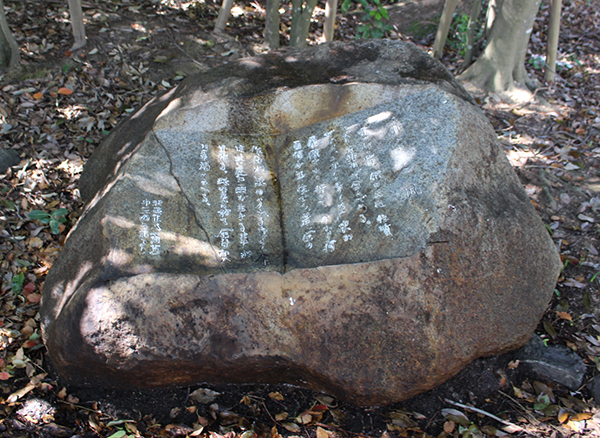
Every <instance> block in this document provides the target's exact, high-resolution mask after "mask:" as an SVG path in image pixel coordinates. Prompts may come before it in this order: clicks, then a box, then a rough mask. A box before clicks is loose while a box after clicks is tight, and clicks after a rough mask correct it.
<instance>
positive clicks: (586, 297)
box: [583, 292, 592, 312]
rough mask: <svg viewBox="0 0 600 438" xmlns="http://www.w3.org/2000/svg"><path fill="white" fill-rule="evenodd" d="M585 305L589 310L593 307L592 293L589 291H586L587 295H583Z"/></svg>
mask: <svg viewBox="0 0 600 438" xmlns="http://www.w3.org/2000/svg"><path fill="white" fill-rule="evenodd" d="M583 305H584V306H585V308H586V309H587V310H588V312H589V310H590V309H591V307H592V300H591V298H590V293H589V292H586V293H585V295H583Z"/></svg>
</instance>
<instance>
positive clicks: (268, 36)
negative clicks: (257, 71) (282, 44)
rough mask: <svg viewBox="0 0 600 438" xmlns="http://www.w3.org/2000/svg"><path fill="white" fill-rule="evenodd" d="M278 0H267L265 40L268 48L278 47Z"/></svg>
mask: <svg viewBox="0 0 600 438" xmlns="http://www.w3.org/2000/svg"><path fill="white" fill-rule="evenodd" d="M279 1H280V0H267V11H266V17H265V42H266V43H267V45H268V46H269V48H270V49H276V48H277V47H279Z"/></svg>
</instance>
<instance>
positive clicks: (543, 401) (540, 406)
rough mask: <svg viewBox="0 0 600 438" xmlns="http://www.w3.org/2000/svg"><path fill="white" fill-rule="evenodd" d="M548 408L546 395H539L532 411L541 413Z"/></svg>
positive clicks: (548, 400)
mask: <svg viewBox="0 0 600 438" xmlns="http://www.w3.org/2000/svg"><path fill="white" fill-rule="evenodd" d="M548 406H550V397H548V395H546V394H540V396H539V397H538V398H537V400H536V401H535V403H534V404H533V409H535V410H536V411H543V410H544V409H546V408H547V407H548Z"/></svg>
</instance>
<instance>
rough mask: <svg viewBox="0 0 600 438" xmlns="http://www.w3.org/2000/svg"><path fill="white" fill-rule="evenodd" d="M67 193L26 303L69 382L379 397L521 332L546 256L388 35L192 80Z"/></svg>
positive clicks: (551, 254) (462, 97)
mask: <svg viewBox="0 0 600 438" xmlns="http://www.w3.org/2000/svg"><path fill="white" fill-rule="evenodd" d="M374 72H375V74H374ZM308 73H311V74H308ZM81 191H82V195H83V196H84V198H85V199H86V201H87V204H86V209H85V212H84V214H83V215H82V217H81V219H80V222H79V223H78V225H77V227H76V228H75V229H73V230H72V232H71V233H70V235H69V237H68V239H67V242H66V243H65V247H64V249H63V251H62V253H61V256H60V257H59V259H58V260H57V262H56V263H55V265H54V266H53V268H52V270H51V272H50V274H49V276H48V279H47V280H46V283H45V286H44V296H43V305H42V317H43V329H44V338H45V341H46V344H47V347H48V351H49V354H50V357H51V359H52V361H53V363H54V366H55V368H56V369H57V371H58V372H59V374H61V375H62V376H63V377H64V378H66V379H67V380H69V381H71V382H72V383H75V384H102V385H121V384H129V385H133V386H161V385H190V384H195V383H200V382H206V381H208V382H215V383H216V382H240V383H241V382H271V383H279V382H288V383H294V384H299V385H304V386H309V387H313V388H316V389H321V390H324V391H327V392H330V393H332V394H334V395H337V396H339V397H341V398H344V399H346V400H348V401H351V402H355V403H359V404H381V403H391V402H395V401H399V400H402V399H406V398H408V397H410V396H412V395H414V394H417V393H419V392H422V391H425V390H427V389H430V388H432V387H434V386H436V385H437V384H439V383H441V382H443V381H444V380H446V379H447V378H449V377H451V376H452V375H454V374H455V373H456V372H458V371H459V370H460V369H461V368H462V367H464V366H465V365H466V364H467V363H468V362H470V361H471V360H473V359H475V358H477V357H480V356H483V355H490V354H496V353H501V352H504V351H507V350H509V349H512V348H516V347H518V346H520V345H522V344H523V343H524V342H526V341H527V339H528V338H529V336H530V335H531V333H532V332H533V330H534V329H535V326H536V324H537V322H538V320H539V318H540V317H541V315H542V314H543V312H544V310H545V307H546V305H547V302H548V300H549V298H550V295H551V293H552V290H553V287H554V284H555V281H556V278H557V276H558V272H559V269H560V261H559V259H558V256H557V253H556V251H555V249H554V247H553V244H552V241H551V239H550V237H549V235H548V234H547V232H546V231H545V229H544V227H543V225H542V223H541V221H540V220H539V218H538V217H537V215H536V213H535V211H534V209H533V207H532V205H531V203H530V202H529V200H528V198H527V196H526V194H525V192H524V190H523V188H522V187H521V186H520V184H519V181H518V179H517V178H516V176H515V174H514V172H513V171H512V169H511V167H510V165H509V163H508V161H507V160H506V158H505V157H504V155H503V153H502V152H501V150H500V149H499V148H498V146H497V144H496V140H495V135H494V132H493V130H492V129H491V127H490V125H489V123H488V122H487V121H486V120H485V118H484V116H483V115H482V114H481V112H480V111H479V110H478V109H477V108H475V107H474V105H473V104H472V103H471V101H470V98H469V96H468V95H467V94H466V93H465V92H464V90H463V89H462V87H460V86H459V85H458V84H457V83H456V82H455V81H454V80H453V78H452V76H451V75H450V74H449V73H447V72H446V71H445V70H444V69H443V67H441V65H440V64H438V63H437V62H435V61H433V60H432V59H431V58H429V57H427V55H425V54H424V53H423V52H420V51H418V50H417V49H415V48H414V47H413V46H410V45H406V44H402V43H391V42H368V43H365V42H362V43H361V42H358V43H350V44H329V45H323V46H319V47H317V48H312V49H307V50H303V51H282V52H275V53H272V54H269V55H267V56H265V57H260V58H251V59H248V60H241V61H240V62H238V63H236V64H233V65H231V66H226V67H223V68H220V69H218V70H216V71H211V72H208V73H206V74H204V75H200V76H197V77H193V78H190V79H189V80H187V81H186V82H184V83H182V85H181V86H180V87H179V88H178V89H177V90H175V91H173V92H171V93H169V94H167V95H165V96H163V97H162V98H158V99H156V100H154V101H152V102H150V103H149V104H148V105H147V106H146V107H145V108H143V109H142V110H141V111H139V112H138V113H137V114H136V115H134V116H133V117H132V118H131V120H129V121H127V122H125V123H124V124H122V125H121V126H120V127H118V128H117V129H116V130H115V132H114V133H113V134H112V135H111V136H110V137H109V138H108V139H107V141H106V142H105V143H104V144H103V145H101V146H100V148H99V150H98V151H97V152H96V154H95V155H94V156H93V157H92V158H91V159H90V161H89V162H88V165H87V166H86V169H85V172H84V175H83V176H82V180H81Z"/></svg>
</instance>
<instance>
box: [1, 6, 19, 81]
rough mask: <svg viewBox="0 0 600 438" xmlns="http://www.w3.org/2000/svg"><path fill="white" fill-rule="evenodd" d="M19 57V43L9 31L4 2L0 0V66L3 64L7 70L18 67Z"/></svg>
mask: <svg viewBox="0 0 600 438" xmlns="http://www.w3.org/2000/svg"><path fill="white" fill-rule="evenodd" d="M2 52H3V53H2ZM19 59H20V53H19V45H18V44H17V41H16V40H15V37H14V36H13V34H12V32H11V31H10V27H8V21H6V14H5V13H4V2H3V1H2V0H0V66H2V65H5V66H6V67H8V69H9V70H15V69H18V68H19V66H20V62H19Z"/></svg>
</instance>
